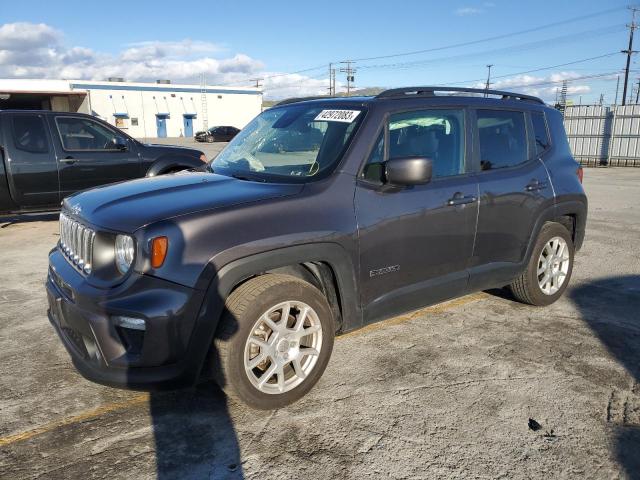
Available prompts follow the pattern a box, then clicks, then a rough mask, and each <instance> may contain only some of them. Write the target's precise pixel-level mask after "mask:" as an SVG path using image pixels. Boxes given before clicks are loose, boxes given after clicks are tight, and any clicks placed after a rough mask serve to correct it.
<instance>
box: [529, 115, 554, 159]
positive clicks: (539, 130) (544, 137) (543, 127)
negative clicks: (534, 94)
mask: <svg viewBox="0 0 640 480" xmlns="http://www.w3.org/2000/svg"><path fill="white" fill-rule="evenodd" d="M531 121H532V122H533V134H534V135H535V137H536V153H537V154H538V155H540V154H541V153H542V152H544V151H545V150H546V149H547V148H548V147H549V144H550V142H549V132H548V131H547V122H546V121H545V118H544V113H541V112H531Z"/></svg>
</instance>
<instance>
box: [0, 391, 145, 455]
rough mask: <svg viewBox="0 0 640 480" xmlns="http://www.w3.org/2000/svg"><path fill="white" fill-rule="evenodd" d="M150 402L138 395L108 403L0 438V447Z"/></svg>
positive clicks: (143, 395)
mask: <svg viewBox="0 0 640 480" xmlns="http://www.w3.org/2000/svg"><path fill="white" fill-rule="evenodd" d="M148 400H149V394H148V393H143V394H140V395H136V396H135V397H133V398H130V399H129V400H124V401H122V402H113V403H107V404H106V405H103V406H101V407H97V408H94V409H93V410H87V411H85V412H82V413H80V414H78V415H73V416H72V417H66V418H61V419H60V420H56V421H55V422H51V423H46V424H44V425H41V426H39V427H36V428H34V429H32V430H27V431H25V432H20V433H16V434H14V435H9V436H7V437H0V447H4V446H6V445H9V444H12V443H16V442H23V441H25V440H29V439H30V438H33V437H35V436H37V435H41V434H43V433H47V432H50V431H52V430H55V429H57V428H60V427H64V426H67V425H72V424H74V423H80V422H86V421H87V420H92V419H94V418H96V417H99V416H101V415H105V414H107V413H111V412H114V411H117V410H123V409H126V408H130V407H133V406H136V405H140V404H142V403H146V402H147V401H148Z"/></svg>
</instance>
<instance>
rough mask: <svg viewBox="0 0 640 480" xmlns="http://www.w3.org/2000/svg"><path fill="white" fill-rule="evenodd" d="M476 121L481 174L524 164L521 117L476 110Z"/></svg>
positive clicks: (523, 130) (493, 111) (522, 122)
mask: <svg viewBox="0 0 640 480" xmlns="http://www.w3.org/2000/svg"><path fill="white" fill-rule="evenodd" d="M477 118H478V130H479V133H480V167H481V168H482V170H493V169H496V168H504V167H511V166H514V165H518V164H520V163H523V162H526V161H527V133H526V128H525V123H524V113H522V112H510V111H506V110H478V112H477Z"/></svg>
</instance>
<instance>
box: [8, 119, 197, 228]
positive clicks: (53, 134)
mask: <svg viewBox="0 0 640 480" xmlns="http://www.w3.org/2000/svg"><path fill="white" fill-rule="evenodd" d="M206 161H207V159H206V157H205V155H204V154H203V153H202V152H200V151H198V150H195V149H192V148H184V147H174V146H167V145H148V144H143V143H140V142H139V141H137V140H135V139H133V138H131V137H130V136H128V135H127V134H125V133H124V132H122V131H121V130H118V129H117V128H115V127H113V126H111V125H109V124H108V123H106V122H103V121H101V120H100V119H98V118H95V117H93V116H90V115H86V114H81V113H61V112H50V111H41V110H37V111H29V110H0V215H1V214H8V213H27V212H39V211H48V210H54V209H58V208H60V201H61V200H62V199H63V198H64V197H66V196H68V195H71V194H72V193H74V192H77V191H80V190H85V189H87V188H91V187H96V186H99V185H105V184H108V183H113V182H118V181H122V180H129V179H132V178H138V177H144V176H155V175H160V174H164V173H170V172H176V171H179V170H185V169H190V168H198V167H202V166H203V163H204V162H206Z"/></svg>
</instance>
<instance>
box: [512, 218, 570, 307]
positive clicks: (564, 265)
mask: <svg viewBox="0 0 640 480" xmlns="http://www.w3.org/2000/svg"><path fill="white" fill-rule="evenodd" d="M573 255H574V247H573V241H572V240H571V234H570V233H569V231H568V230H567V229H566V228H565V227H564V226H563V225H560V224H559V223H547V224H545V225H544V226H543V227H542V229H541V230H540V235H538V240H537V241H536V244H535V246H534V249H533V253H532V254H531V258H530V259H529V264H528V265H527V269H526V270H525V271H524V273H523V274H522V275H520V276H519V277H518V278H516V279H515V280H514V281H513V282H512V283H511V285H510V289H511V292H512V293H513V296H514V297H516V299H517V300H519V301H521V302H523V303H528V304H531V305H538V306H544V305H549V304H551V303H553V302H555V301H556V300H557V299H558V298H560V296H562V294H563V293H564V291H565V289H566V288H567V285H568V284H569V279H570V278H571V273H572V271H573Z"/></svg>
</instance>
